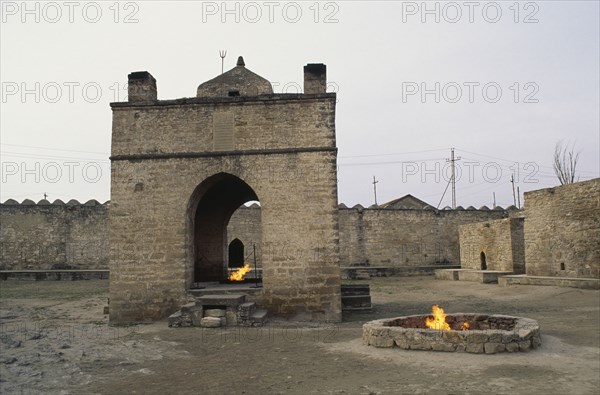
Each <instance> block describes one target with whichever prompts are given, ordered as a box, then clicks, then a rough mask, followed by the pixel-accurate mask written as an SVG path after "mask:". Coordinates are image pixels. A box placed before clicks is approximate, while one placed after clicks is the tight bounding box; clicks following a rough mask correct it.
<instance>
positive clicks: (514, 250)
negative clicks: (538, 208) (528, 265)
mask: <svg viewBox="0 0 600 395" xmlns="http://www.w3.org/2000/svg"><path fill="white" fill-rule="evenodd" d="M459 233H460V264H461V267H462V268H463V269H474V270H481V269H482V266H481V253H482V252H483V253H484V254H485V257H486V264H487V270H498V271H507V272H514V273H516V274H523V273H525V260H524V254H523V253H524V249H523V248H524V247H523V240H524V236H523V218H504V219H498V220H494V221H486V222H479V223H474V224H468V225H461V226H460V227H459Z"/></svg>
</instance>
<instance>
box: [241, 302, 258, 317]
mask: <svg viewBox="0 0 600 395" xmlns="http://www.w3.org/2000/svg"><path fill="white" fill-rule="evenodd" d="M255 311H256V303H254V302H245V303H242V304H241V305H239V306H238V314H239V316H240V318H242V319H249V318H250V317H251V316H252V314H254V312H255Z"/></svg>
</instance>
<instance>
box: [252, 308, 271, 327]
mask: <svg viewBox="0 0 600 395" xmlns="http://www.w3.org/2000/svg"><path fill="white" fill-rule="evenodd" d="M267 315H268V311H267V310H265V309H256V311H254V313H253V314H252V315H251V316H250V322H252V324H253V325H256V324H259V325H260V324H264V323H265V322H267Z"/></svg>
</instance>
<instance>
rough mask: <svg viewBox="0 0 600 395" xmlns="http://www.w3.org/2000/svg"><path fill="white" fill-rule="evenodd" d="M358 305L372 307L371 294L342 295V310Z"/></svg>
mask: <svg viewBox="0 0 600 395" xmlns="http://www.w3.org/2000/svg"><path fill="white" fill-rule="evenodd" d="M357 307H366V308H371V296H370V295H354V296H342V310H348V309H353V308H357Z"/></svg>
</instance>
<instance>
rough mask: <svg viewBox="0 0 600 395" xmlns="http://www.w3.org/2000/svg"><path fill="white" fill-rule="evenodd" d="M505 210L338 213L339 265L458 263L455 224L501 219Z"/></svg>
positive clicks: (372, 210)
mask: <svg viewBox="0 0 600 395" xmlns="http://www.w3.org/2000/svg"><path fill="white" fill-rule="evenodd" d="M507 215H508V213H507V212H506V211H504V210H440V211H434V210H394V209H340V260H341V262H342V266H375V267H377V266H390V267H401V266H425V265H436V264H458V262H459V258H460V251H459V236H458V228H459V225H462V224H467V223H473V222H479V221H484V220H489V219H496V218H503V217H506V216H507Z"/></svg>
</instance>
